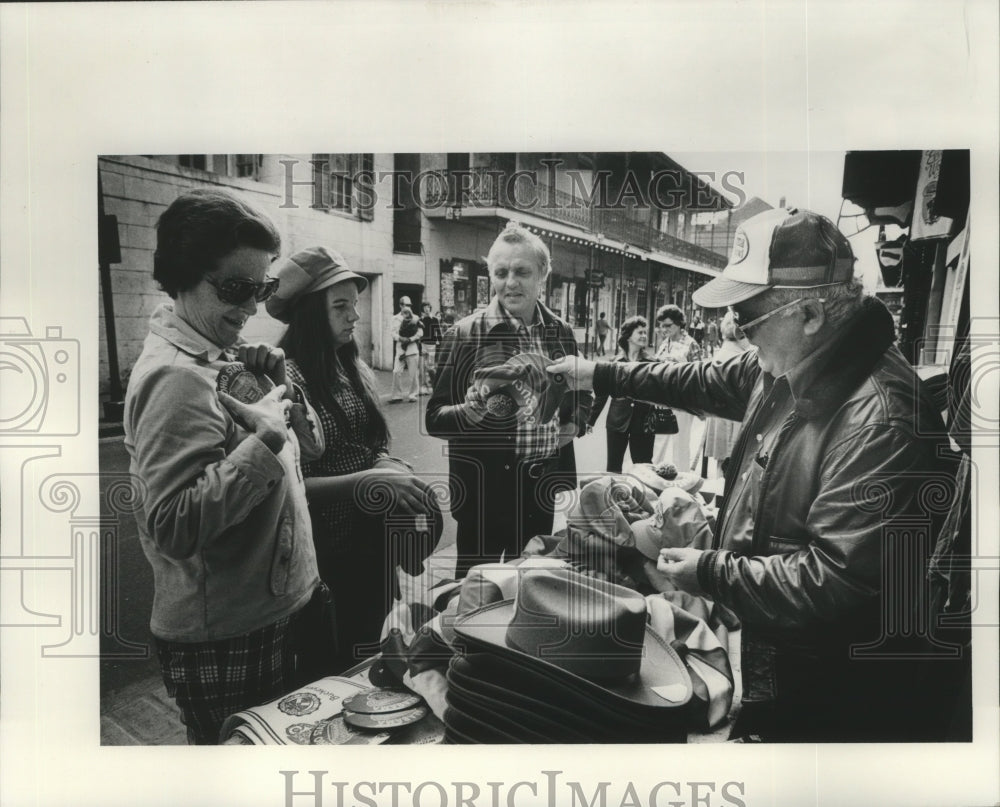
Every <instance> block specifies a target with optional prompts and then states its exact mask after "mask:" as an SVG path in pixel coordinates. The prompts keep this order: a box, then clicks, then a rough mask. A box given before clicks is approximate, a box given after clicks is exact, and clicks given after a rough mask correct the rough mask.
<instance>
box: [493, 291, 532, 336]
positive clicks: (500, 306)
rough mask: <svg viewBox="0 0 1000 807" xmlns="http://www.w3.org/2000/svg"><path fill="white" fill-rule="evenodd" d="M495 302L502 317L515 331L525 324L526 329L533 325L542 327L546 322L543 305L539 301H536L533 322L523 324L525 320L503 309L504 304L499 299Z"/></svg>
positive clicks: (495, 299) (494, 299)
mask: <svg viewBox="0 0 1000 807" xmlns="http://www.w3.org/2000/svg"><path fill="white" fill-rule="evenodd" d="M493 302H494V303H496V306H497V308H498V309H499V311H500V316H502V317H503V318H504V319H505V320H506V321H507V322H508V323H509V324H510V325H512V326H513V327H514V329H515V330H516V329H518V328H520V327H521V325H522V324H524V326H525V327H526V328H530V327H531V326H532V325H541V324H542V323H544V322H545V318H544V317H543V316H542V304H541V303H540V302H538V301H537V300H536V301H535V309H534V315H533V316H532V318H531V322H523V320H521V319H518V318H517V317H515V316H514V315H513V314H511V313H510V311H508V310H507V309H506V308H504V307H503V304H502V303H501V302H500V300H499V299H498V298H496V297H494V298H493Z"/></svg>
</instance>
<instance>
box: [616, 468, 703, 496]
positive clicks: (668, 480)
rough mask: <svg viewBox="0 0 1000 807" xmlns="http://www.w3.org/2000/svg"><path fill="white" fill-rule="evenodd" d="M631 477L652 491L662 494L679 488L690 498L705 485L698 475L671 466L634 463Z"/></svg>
mask: <svg viewBox="0 0 1000 807" xmlns="http://www.w3.org/2000/svg"><path fill="white" fill-rule="evenodd" d="M629 473H630V474H631V475H632V476H634V477H635V478H636V479H638V480H639V481H640V482H642V483H643V484H644V485H646V486H647V487H648V488H650V489H651V490H653V491H654V492H655V493H662V492H663V491H665V490H666V489H667V488H671V487H674V488H680V489H681V490H684V491H686V492H687V493H690V494H691V495H692V496H693V495H694V494H696V493H697V492H698V491H699V490H701V487H702V485H703V484H704V483H705V480H703V479H702V478H701V477H700V476H698V474H695V473H691V472H690V471H678V470H677V469H676V468H675V467H674V466H673V465H669V464H668V465H667V466H666V467H664V466H655V465H653V464H652V463H648V462H647V463H636V464H635V465H633V466H632V468H631V470H630V472H629Z"/></svg>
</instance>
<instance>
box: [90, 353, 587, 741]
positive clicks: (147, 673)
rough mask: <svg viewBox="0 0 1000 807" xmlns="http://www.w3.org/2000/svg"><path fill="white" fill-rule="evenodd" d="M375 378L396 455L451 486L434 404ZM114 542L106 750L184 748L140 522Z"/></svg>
mask: <svg viewBox="0 0 1000 807" xmlns="http://www.w3.org/2000/svg"><path fill="white" fill-rule="evenodd" d="M375 376H376V381H377V386H378V389H379V392H380V394H381V397H382V401H383V404H384V411H385V413H386V418H387V420H388V422H389V428H390V430H391V432H392V444H391V451H392V453H393V454H394V455H396V456H398V457H401V458H402V459H405V460H406V461H407V462H409V463H411V464H412V465H413V467H414V469H415V470H416V471H417V472H419V473H420V474H421V475H424V476H425V477H426V478H428V479H429V480H431V481H434V482H440V483H442V484H443V483H444V482H445V480H446V479H447V458H446V456H445V453H444V451H445V443H444V442H443V441H441V440H438V439H437V438H434V437H431V436H430V435H428V434H427V433H426V430H425V429H424V423H423V421H424V412H425V409H426V405H427V398H426V397H421V398H420V400H419V402H417V403H411V402H408V401H404V402H401V403H389V402H388V397H389V392H390V390H391V385H392V375H391V373H389V372H384V371H376V373H375ZM602 426H603V417H602V420H601V421H599V422H598V427H597V429H595V433H594V434H593V435H591V436H589V437H585V438H583V439H580V440H578V441H577V444H576V452H577V466H578V469H579V471H580V472H581V473H588V472H595V471H601V470H603V468H604V462H605V453H604V452H605V446H604V435H603V428H602ZM114 431H115V430H114V429H109V428H108V427H107V426H106V425H105V426H104V427H102V429H101V433H102V434H105V435H106V434H109V433H111V435H112V436H105V437H102V438H101V439H100V463H101V466H100V470H101V473H102V474H113V473H126V472H127V471H128V455H127V453H126V451H125V447H124V445H123V442H122V437H121V436H120V434H114ZM557 526H559V524H558V516H557ZM114 534H115V536H116V539H115V553H116V555H117V557H116V558H114V564H113V567H114V569H115V573H114V574H113V576H112V579H110V580H107V581H104V582H105V588H106V592H107V594H106V598H105V599H104V602H105V603H112V604H113V605H112V606H111V607H113V609H114V614H111V615H107V614H106V616H110V617H111V621H112V624H114V626H115V628H114V630H113V631H109V632H108V635H103V636H102V638H101V652H102V659H101V716H102V719H101V737H102V743H104V744H110V745H119V744H170V743H183V742H184V731H183V727H182V726H181V724H180V722H179V719H178V716H177V712H176V709H175V707H174V706H173V703H172V702H171V701H170V699H169V698H168V697H167V695H166V692H165V690H164V688H163V684H162V682H161V679H160V674H159V666H158V664H157V661H156V655H155V650H154V647H153V643H152V637H151V635H150V633H149V615H150V612H151V608H152V596H153V575H152V571H151V569H150V567H149V564H148V563H147V562H146V559H145V557H144V556H143V554H142V549H141V547H140V544H139V538H138V533H137V529H136V525H135V521H134V519H133V518H131V517H130V516H128V515H127V514H126V515H122V516H121V517H120V518H119V520H118V523H117V526H116V531H115V533H114ZM454 541H455V523H454V521H453V520H452V519H451V517H450V515H448V514H447V513H446V514H445V519H444V532H443V534H442V537H441V541H440V543H439V545H438V552H437V553H436V555H437V556H438V557H440V558H443V559H444V560H443V563H438V562H435V571H437V570H440V569H447V568H448V567H449V562H448V559H449V556H452V555H453V552H454ZM108 549H110V547H109V548H108ZM450 568H452V569H453V568H454V566H453V565H451V566H450ZM442 574H444V573H442Z"/></svg>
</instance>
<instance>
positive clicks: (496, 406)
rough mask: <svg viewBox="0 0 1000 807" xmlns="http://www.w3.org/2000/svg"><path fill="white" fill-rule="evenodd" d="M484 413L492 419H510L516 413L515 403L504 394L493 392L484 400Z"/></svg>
mask: <svg viewBox="0 0 1000 807" xmlns="http://www.w3.org/2000/svg"><path fill="white" fill-rule="evenodd" d="M486 411H487V412H489V413H490V414H491V415H493V416H494V417H504V418H506V417H510V416H511V415H513V414H514V412H516V411H517V402H516V401H515V400H514V399H513V398H511V397H510V396H509V395H508V394H507V393H506V392H494V393H493V394H492V395H490V397H489V398H487V399H486Z"/></svg>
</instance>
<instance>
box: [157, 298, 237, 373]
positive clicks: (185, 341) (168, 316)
mask: <svg viewBox="0 0 1000 807" xmlns="http://www.w3.org/2000/svg"><path fill="white" fill-rule="evenodd" d="M149 330H150V332H151V333H155V334H156V335H157V336H159V337H161V338H162V339H166V340H167V341H168V342H169V343H170V344H172V345H173V346H174V347H176V348H177V349H178V350H183V351H184V352H185V353H189V354H191V355H192V356H194V357H195V358H196V359H201V360H202V361H216V360H217V359H219V358H221V357H222V356H223V355H225V353H226V348H222V347H219V346H218V345H216V344H215V343H214V342H211V341H209V340H208V339H206V338H205V337H204V336H202V335H201V334H200V333H198V332H197V331H196V330H195V329H194V328H192V327H191V326H190V325H188V324H187V323H186V322H185V321H184V320H183V319H181V318H180V317H179V316H177V314H176V313H174V306H173V304H172V303H163V304H162V305H161V306H159V307H158V308H157V309H156V310H155V311H154V312H153V316H151V317H150V318H149Z"/></svg>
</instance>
